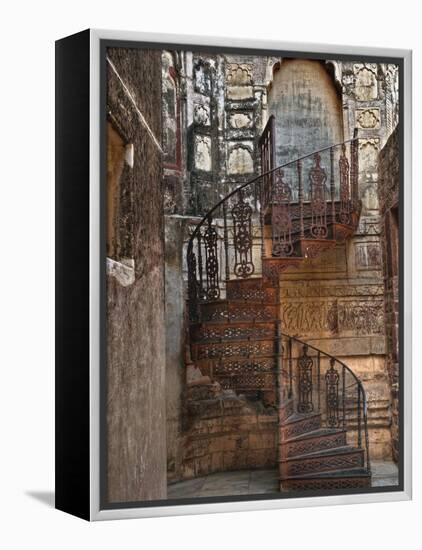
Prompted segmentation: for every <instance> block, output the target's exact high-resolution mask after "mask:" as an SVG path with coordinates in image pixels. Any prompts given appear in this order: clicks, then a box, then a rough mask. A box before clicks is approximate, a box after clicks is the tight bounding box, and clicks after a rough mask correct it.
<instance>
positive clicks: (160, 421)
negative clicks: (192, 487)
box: [106, 49, 166, 502]
mask: <svg viewBox="0 0 422 550" xmlns="http://www.w3.org/2000/svg"><path fill="white" fill-rule="evenodd" d="M160 55H161V54H160V52H158V51H149V50H143V49H132V50H126V49H110V50H108V56H109V58H110V59H111V60H112V62H113V64H114V67H115V69H116V70H117V72H118V74H119V75H120V77H121V79H122V80H123V82H124V83H125V85H126V87H127V89H128V90H129V91H130V95H131V98H132V99H131V98H130V97H129V96H128V94H127V92H126V91H125V90H124V87H123V86H122V82H121V81H120V80H119V78H118V77H117V75H116V74H115V73H114V72H113V71H112V70H111V69H110V67H109V73H108V77H109V78H108V95H107V111H108V113H109V118H110V121H111V123H112V124H113V125H114V126H115V128H116V130H117V131H118V132H119V133H120V135H121V136H122V138H123V139H124V141H125V142H126V143H131V144H133V149H134V155H133V173H132V177H131V178H128V179H127V180H124V181H123V182H122V185H123V186H132V187H131V189H130V192H131V194H132V195H133V202H131V204H130V206H131V208H130V212H129V213H130V215H131V219H132V225H131V231H132V233H131V234H132V242H131V246H130V247H126V254H131V256H130V259H131V260H133V265H134V281H133V282H132V283H131V284H128V285H127V286H123V285H122V284H121V282H119V279H118V278H116V277H115V276H113V274H112V273H110V275H109V276H108V277H107V327H106V329H107V444H108V452H107V485H108V492H107V498H108V500H109V501H110V502H117V501H136V500H148V499H159V498H165V497H166V437H165V433H166V424H165V333H164V239H163V215H162V193H161V185H160V182H161V177H162V169H161V151H160V150H159V148H158V147H157V144H156V142H155V141H154V140H153V139H152V137H151V135H150V134H149V133H148V131H147V129H146V127H145V125H143V124H142V123H141V121H140V118H139V114H138V112H137V109H139V110H140V111H141V112H142V113H143V116H144V118H145V120H146V122H147V124H148V126H149V129H150V131H151V132H152V134H153V135H154V136H155V137H156V139H157V141H158V143H159V141H160V140H161V117H160V111H159V109H158V110H157V108H156V98H157V97H158V96H159V95H160V93H161V67H160Z"/></svg>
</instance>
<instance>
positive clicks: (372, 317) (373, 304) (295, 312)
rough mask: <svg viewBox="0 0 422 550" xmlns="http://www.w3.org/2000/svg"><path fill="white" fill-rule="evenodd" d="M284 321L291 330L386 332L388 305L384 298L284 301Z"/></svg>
mask: <svg viewBox="0 0 422 550" xmlns="http://www.w3.org/2000/svg"><path fill="white" fill-rule="evenodd" d="M282 323H283V330H285V331H286V332H288V333H290V334H310V333H321V332H330V333H331V334H333V333H335V334H341V333H344V332H353V333H355V334H356V335H369V334H382V333H383V329H384V306H383V302H382V300H379V301H355V300H353V301H350V300H348V301H339V300H333V301H327V302H321V301H307V302H290V303H287V304H283V307H282Z"/></svg>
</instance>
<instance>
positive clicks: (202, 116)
mask: <svg viewBox="0 0 422 550" xmlns="http://www.w3.org/2000/svg"><path fill="white" fill-rule="evenodd" d="M193 120H194V121H195V123H196V124H199V125H201V126H209V125H210V124H211V117H210V107H209V105H204V104H196V105H194V108H193Z"/></svg>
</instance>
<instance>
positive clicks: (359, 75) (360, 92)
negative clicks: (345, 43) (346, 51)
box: [353, 63, 378, 101]
mask: <svg viewBox="0 0 422 550" xmlns="http://www.w3.org/2000/svg"><path fill="white" fill-rule="evenodd" d="M353 72H354V75H355V97H356V99H357V100H358V101H370V100H371V99H377V97H378V81H377V64H376V63H356V64H355V65H353Z"/></svg>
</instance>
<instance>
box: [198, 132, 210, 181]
mask: <svg viewBox="0 0 422 550" xmlns="http://www.w3.org/2000/svg"><path fill="white" fill-rule="evenodd" d="M195 168H197V169H198V170H203V171H205V172H210V171H211V168H212V161H211V138H210V137H209V136H201V135H196V136H195Z"/></svg>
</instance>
